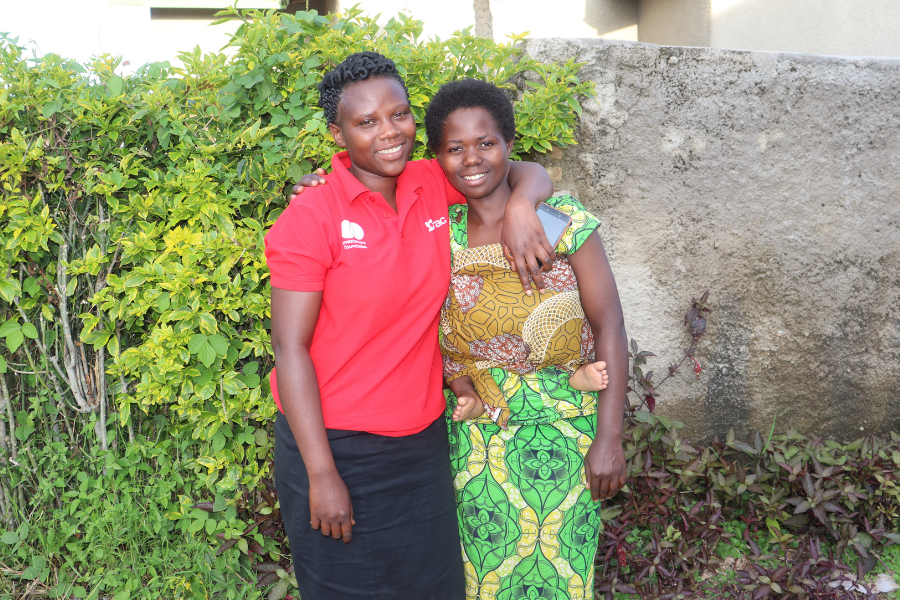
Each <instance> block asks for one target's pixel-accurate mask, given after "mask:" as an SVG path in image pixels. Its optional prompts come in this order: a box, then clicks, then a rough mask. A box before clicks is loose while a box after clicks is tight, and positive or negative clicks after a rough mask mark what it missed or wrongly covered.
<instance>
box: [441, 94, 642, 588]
mask: <svg viewBox="0 0 900 600" xmlns="http://www.w3.org/2000/svg"><path fill="white" fill-rule="evenodd" d="M425 127H426V132H427V134H428V143H429V145H430V147H431V148H432V150H434V151H435V153H436V154H437V157H438V161H439V162H440V164H441V167H442V168H443V170H444V173H445V174H446V176H447V178H448V179H449V180H450V182H451V183H452V184H453V186H454V187H456V188H457V189H458V190H460V191H461V192H462V193H463V194H464V195H465V196H466V198H467V201H468V204H467V205H457V206H453V207H451V208H450V212H449V225H450V227H449V229H450V235H451V240H450V245H451V253H452V260H453V266H452V274H453V275H452V278H451V285H450V291H449V294H448V296H447V300H446V302H445V304H444V308H443V311H442V314H441V333H442V339H441V350H442V353H443V354H444V357H443V360H444V375H445V377H446V379H447V380H448V384H449V386H450V389H451V390H452V394H450V395H449V396H450V398H449V404H450V405H451V406H452V407H453V410H452V415H451V418H450V419H449V421H448V422H449V426H450V439H451V464H452V467H453V470H454V483H455V485H456V490H457V506H458V516H459V525H460V533H461V537H462V545H463V560H464V563H465V570H466V588H467V591H466V593H467V598H469V599H470V600H476V599H478V600H488V599H494V598H496V599H497V600H525V599H528V600H534V599H538V598H541V599H549V600H566V599H573V600H574V599H579V600H593V597H594V595H593V587H594V586H593V579H594V567H593V565H594V558H595V555H596V552H597V545H598V538H599V534H600V526H601V521H600V500H601V499H604V498H608V497H610V496H612V495H613V494H615V492H616V491H618V490H619V489H620V488H621V487H622V486H623V485H624V483H625V473H626V468H625V457H624V453H623V450H622V412H623V407H624V399H625V386H626V381H627V368H628V353H627V346H626V336H625V330H624V325H623V319H622V309H621V306H620V303H619V297H618V292H617V290H616V284H615V280H614V279H613V275H612V271H611V270H610V267H609V264H608V262H607V260H606V255H605V252H604V249H603V244H602V243H601V241H600V238H599V236H598V235H597V233H596V231H595V230H596V229H597V227H598V226H599V222H598V221H597V219H595V218H594V217H593V216H592V215H591V214H590V213H588V212H587V211H586V210H585V209H584V207H583V206H582V205H581V204H580V203H579V202H578V201H577V200H575V199H574V198H572V197H571V196H561V197H556V198H551V199H550V200H549V201H548V204H550V205H551V206H554V207H555V208H557V209H559V210H561V211H563V212H565V213H567V214H568V215H569V216H571V218H572V223H571V225H570V226H569V228H568V229H567V231H566V232H565V234H564V235H563V238H562V240H561V241H560V242H559V245H558V246H557V248H556V252H557V258H556V260H555V261H554V263H553V265H552V269H551V271H550V272H549V273H545V274H544V283H545V285H546V288H547V290H546V293H538V292H537V291H536V290H535V291H534V293H523V292H522V288H521V284H520V283H519V279H518V277H517V275H516V272H515V271H514V270H511V269H510V263H509V262H508V259H507V257H506V256H504V253H503V251H502V248H501V246H500V243H499V242H500V226H501V220H502V217H503V211H504V207H505V205H506V201H507V199H508V198H509V193H510V190H509V187H508V185H507V184H506V173H507V169H508V168H509V164H508V159H509V155H510V152H511V151H512V146H513V140H514V138H515V120H514V117H513V109H512V105H511V103H510V102H509V100H508V99H507V98H506V97H505V95H504V93H503V92H502V90H500V89H499V88H497V87H495V86H493V85H491V84H487V83H485V82H481V81H475V80H462V81H457V82H453V83H451V84H448V85H446V86H444V87H443V88H442V89H441V90H440V91H439V92H438V93H437V95H435V97H434V99H433V100H432V101H431V104H430V105H429V107H428V112H427V113H426V116H425ZM517 288H518V289H517ZM595 340H596V344H595ZM595 345H596V351H595V349H594V348H595ZM600 357H603V359H604V361H605V363H606V364H605V365H604V364H603V362H601V361H600V360H599V358H600ZM604 366H605V367H606V369H604V368H603V367H604ZM607 373H608V380H607ZM603 388H605V389H603ZM601 389H602V391H600V392H599V395H598V393H597V392H596V391H591V390H601ZM454 402H455V405H454Z"/></svg>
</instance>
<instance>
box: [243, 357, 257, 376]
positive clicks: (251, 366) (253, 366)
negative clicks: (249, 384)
mask: <svg viewBox="0 0 900 600" xmlns="http://www.w3.org/2000/svg"><path fill="white" fill-rule="evenodd" d="M257 371H259V362H257V361H255V360H254V361H253V362H248V363H247V364H246V365H244V368H243V369H241V373H243V374H244V375H255V374H256V373H257Z"/></svg>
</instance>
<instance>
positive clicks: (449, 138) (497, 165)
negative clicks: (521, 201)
mask: <svg viewBox="0 0 900 600" xmlns="http://www.w3.org/2000/svg"><path fill="white" fill-rule="evenodd" d="M512 147H513V140H510V141H508V142H507V141H505V140H504V139H503V134H502V133H501V132H500V128H499V127H497V123H496V122H495V121H494V118H493V117H492V116H491V114H490V113H489V112H488V111H486V110H485V109H483V108H460V109H458V110H455V111H453V112H452V113H450V115H449V116H448V117H447V119H446V121H444V136H443V140H442V142H441V146H440V148H438V149H437V158H438V162H439V163H440V165H441V168H442V169H443V170H444V174H445V175H446V176H447V179H448V180H449V181H450V184H451V185H452V186H453V187H455V188H456V189H457V190H459V191H460V193H462V194H463V195H464V196H465V197H466V198H468V199H478V198H487V197H488V196H491V195H493V194H505V195H506V196H508V195H509V185H508V184H507V183H506V175H507V173H508V172H509V155H510V153H511V152H512Z"/></svg>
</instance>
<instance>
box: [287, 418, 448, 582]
mask: <svg viewBox="0 0 900 600" xmlns="http://www.w3.org/2000/svg"><path fill="white" fill-rule="evenodd" d="M327 433H328V440H329V442H330V443H331V452H332V454H333V455H334V461H335V464H336V465H337V469H338V472H339V473H340V475H341V477H342V478H343V480H344V483H345V484H346V485H347V488H348V489H349V491H350V501H351V502H352V504H353V516H354V519H355V520H356V525H354V526H353V540H352V541H351V542H350V543H349V544H345V543H344V542H343V541H341V540H335V539H333V538H331V537H326V536H324V535H322V533H321V532H320V531H318V530H315V529H313V528H312V527H311V526H310V524H309V520H310V515H309V478H308V476H307V473H306V468H305V466H304V464H303V460H302V458H301V457H300V452H299V450H298V449H297V444H296V442H295V441H294V437H293V435H292V434H291V430H290V426H289V425H288V422H287V419H286V418H285V417H284V415H282V414H281V413H279V415H278V419H277V420H276V422H275V487H276V488H277V490H278V499H279V503H280V506H281V516H282V518H283V519H284V526H285V529H286V530H287V534H288V538H289V540H290V543H291V556H292V558H293V561H294V573H295V574H296V576H297V584H298V586H299V588H300V595H301V598H302V600H345V599H346V600H376V599H384V600H388V599H390V600H399V599H402V600H462V599H464V598H465V580H464V576H463V566H462V554H461V547H460V543H459V529H458V526H457V520H456V503H455V497H454V491H453V481H452V476H451V472H450V458H449V456H450V454H449V449H448V445H447V426H446V423H445V421H444V418H443V417H440V418H439V419H438V420H437V421H435V422H434V423H432V424H431V425H429V426H428V427H427V428H426V429H425V430H423V431H421V432H419V433H416V434H414V435H409V436H402V437H387V436H382V435H376V434H373V433H366V432H360V431H343V430H337V429H329V430H327Z"/></svg>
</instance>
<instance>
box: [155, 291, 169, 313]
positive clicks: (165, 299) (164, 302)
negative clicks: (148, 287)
mask: <svg viewBox="0 0 900 600" xmlns="http://www.w3.org/2000/svg"><path fill="white" fill-rule="evenodd" d="M156 306H157V308H159V312H166V311H167V310H169V307H170V306H172V298H171V296H170V295H169V292H164V293H162V294H160V295H159V298H157V299H156Z"/></svg>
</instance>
